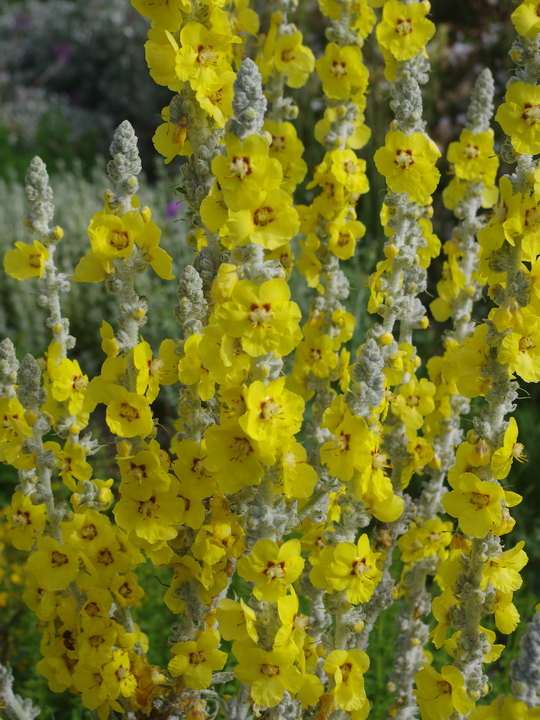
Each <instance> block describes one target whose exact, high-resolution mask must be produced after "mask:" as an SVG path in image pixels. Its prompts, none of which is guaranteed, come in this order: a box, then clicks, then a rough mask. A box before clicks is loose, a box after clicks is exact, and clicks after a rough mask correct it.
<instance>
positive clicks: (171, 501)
mask: <svg viewBox="0 0 540 720" xmlns="http://www.w3.org/2000/svg"><path fill="white" fill-rule="evenodd" d="M177 490H178V483H177V481H176V480H173V481H172V482H171V485H170V487H169V489H168V490H165V491H164V492H157V491H153V490H152V489H151V488H148V489H147V491H146V497H144V495H143V497H142V499H135V498H132V497H129V496H127V495H125V496H123V497H122V498H120V500H119V501H118V502H117V503H116V505H115V506H114V517H115V519H116V522H117V524H118V525H119V526H120V527H121V528H123V529H125V530H126V531H128V532H129V531H133V532H134V533H135V534H136V535H137V537H139V538H142V539H143V540H147V541H148V542H149V543H151V544H153V543H156V542H159V541H160V540H172V539H173V538H175V537H176V536H177V534H178V530H177V529H176V528H177V526H179V525H181V523H182V518H183V514H184V507H185V505H184V501H183V500H182V498H180V497H178V494H177Z"/></svg>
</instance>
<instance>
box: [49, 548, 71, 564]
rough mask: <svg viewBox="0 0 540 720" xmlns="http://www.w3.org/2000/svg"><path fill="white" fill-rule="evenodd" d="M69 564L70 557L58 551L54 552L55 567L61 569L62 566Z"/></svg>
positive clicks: (53, 562)
mask: <svg viewBox="0 0 540 720" xmlns="http://www.w3.org/2000/svg"><path fill="white" fill-rule="evenodd" d="M67 563H69V558H68V556H67V555H64V553H61V552H58V550H54V552H53V554H52V565H53V567H55V568H57V567H61V566H62V565H67Z"/></svg>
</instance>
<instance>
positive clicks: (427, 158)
mask: <svg viewBox="0 0 540 720" xmlns="http://www.w3.org/2000/svg"><path fill="white" fill-rule="evenodd" d="M439 157H440V153H439V151H438V150H437V147H436V145H435V144H434V143H433V142H431V141H430V139H429V138H428V137H427V135H424V134H423V133H413V134H412V135H409V136H408V137H407V136H406V135H405V134H404V133H402V132H401V131H396V132H389V133H387V135H386V138H385V144H384V147H382V148H379V149H378V150H377V152H376V153H375V165H376V166H377V170H378V171H379V172H380V173H381V175H384V176H385V178H386V182H387V183H388V187H389V188H390V190H392V191H393V192H396V193H408V194H409V197H410V199H411V200H413V201H416V202H417V203H419V204H420V205H426V204H427V203H428V202H429V196H430V195H431V194H432V192H433V191H434V190H435V188H436V187H437V185H438V182H439V178H440V176H441V175H440V173H439V171H438V170H437V169H436V167H435V163H436V161H437V159H438V158H439Z"/></svg>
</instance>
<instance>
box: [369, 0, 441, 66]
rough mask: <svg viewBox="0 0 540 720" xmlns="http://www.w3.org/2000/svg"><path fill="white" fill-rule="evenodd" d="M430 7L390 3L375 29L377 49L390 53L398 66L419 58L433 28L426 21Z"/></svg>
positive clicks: (391, 0)
mask: <svg viewBox="0 0 540 720" xmlns="http://www.w3.org/2000/svg"><path fill="white" fill-rule="evenodd" d="M428 10H429V3H421V2H417V3H409V4H408V5H405V4H404V3H402V2H398V1H397V0H389V2H387V3H386V4H385V6H384V9H383V19H382V22H380V23H379V25H378V26H377V40H378V42H379V45H380V46H381V47H382V48H384V49H386V50H389V51H390V53H391V54H392V56H393V57H394V58H395V59H396V60H398V61H399V62H403V61H404V60H410V59H411V58H413V57H415V56H416V55H418V53H419V52H420V51H421V50H422V49H423V48H424V46H425V45H426V43H428V42H429V41H430V40H431V38H432V37H433V35H434V34H435V25H434V24H433V23H432V22H431V20H427V19H426V14H427V12H428Z"/></svg>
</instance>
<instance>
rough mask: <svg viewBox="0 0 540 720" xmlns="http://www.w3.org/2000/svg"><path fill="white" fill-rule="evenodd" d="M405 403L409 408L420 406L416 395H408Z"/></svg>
mask: <svg viewBox="0 0 540 720" xmlns="http://www.w3.org/2000/svg"><path fill="white" fill-rule="evenodd" d="M405 402H406V403H407V405H408V406H409V407H410V408H413V407H418V405H419V404H420V398H419V397H418V395H409V397H408V398H407V399H406V400H405Z"/></svg>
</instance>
